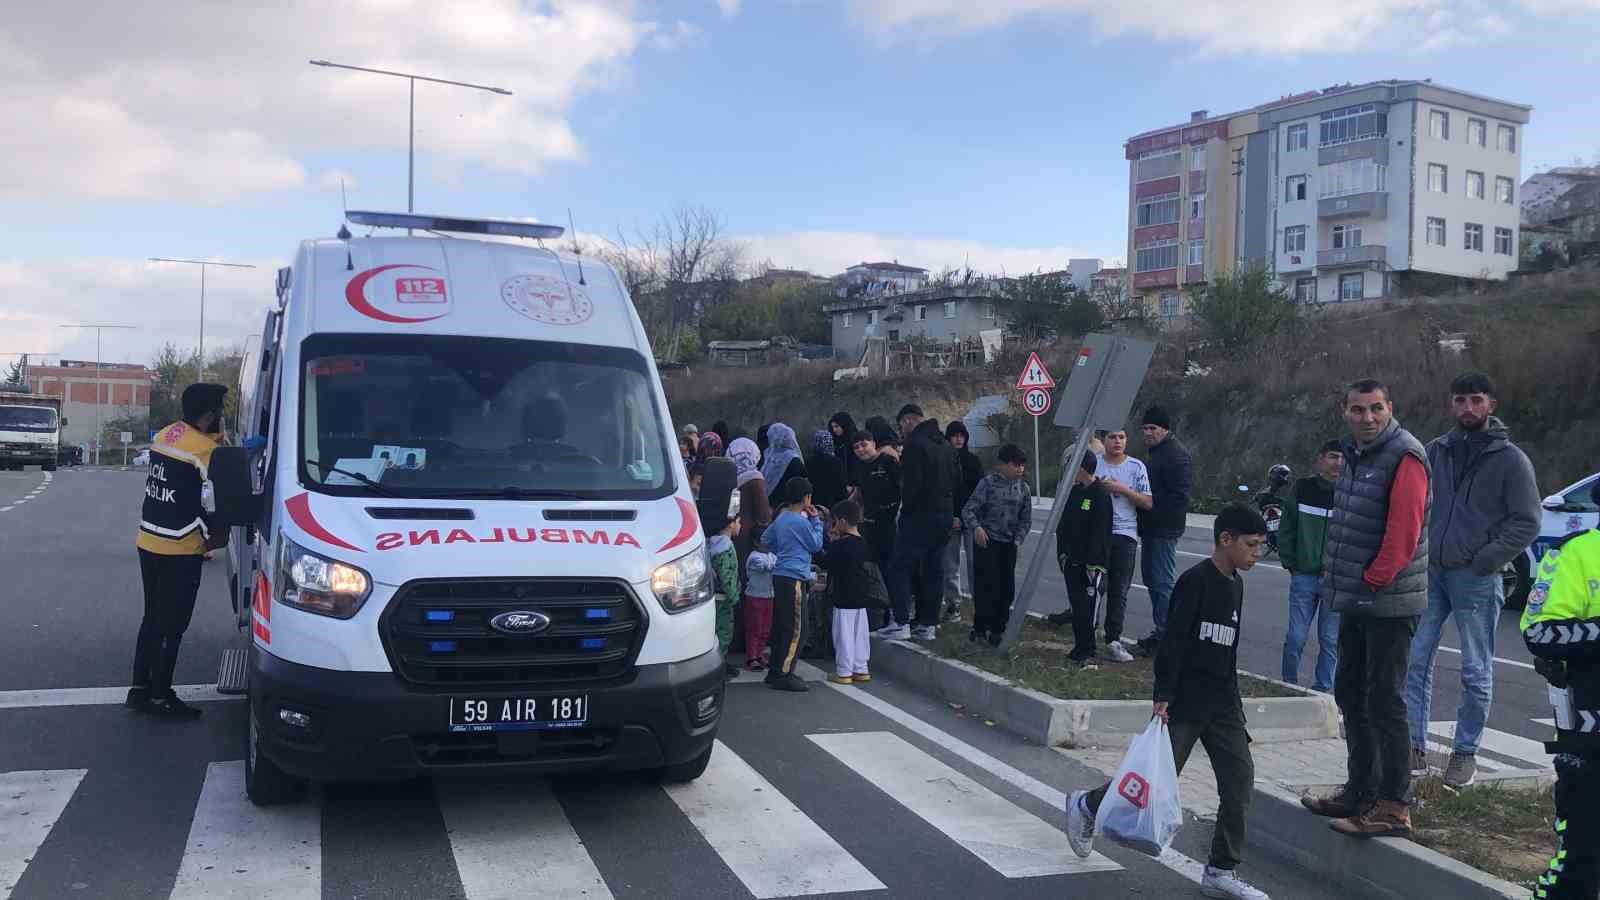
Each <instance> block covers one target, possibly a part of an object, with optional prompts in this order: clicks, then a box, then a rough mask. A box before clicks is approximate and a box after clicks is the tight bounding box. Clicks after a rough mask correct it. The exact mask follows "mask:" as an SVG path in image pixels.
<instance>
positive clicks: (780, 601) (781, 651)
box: [762, 477, 823, 692]
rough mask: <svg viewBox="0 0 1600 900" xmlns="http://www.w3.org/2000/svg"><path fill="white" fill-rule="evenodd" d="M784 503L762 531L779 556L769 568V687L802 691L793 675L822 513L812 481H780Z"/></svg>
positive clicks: (819, 543) (818, 549)
mask: <svg viewBox="0 0 1600 900" xmlns="http://www.w3.org/2000/svg"><path fill="white" fill-rule="evenodd" d="M784 501H785V504H786V505H785V506H784V508H783V512H782V513H780V514H779V515H778V518H777V519H776V520H774V521H773V523H772V525H771V526H770V527H769V528H768V529H767V531H766V533H765V534H764V535H763V536H762V537H763V540H764V541H765V542H766V544H767V546H768V547H771V548H772V552H773V554H774V555H776V556H777V557H778V564H777V566H776V567H774V568H773V570H772V588H773V603H772V637H771V638H770V641H771V643H770V645H769V646H770V647H771V657H770V659H769V660H768V663H767V678H766V684H767V687H770V688H773V689H774V690H780V691H796V692H803V691H805V690H807V688H806V683H805V682H804V681H802V680H800V677H799V676H797V675H795V674H794V664H795V659H796V658H797V657H798V656H799V654H800V628H801V624H802V623H804V622H805V620H806V616H805V590H804V588H803V586H804V585H807V584H810V583H811V582H812V581H814V580H816V576H815V575H814V574H812V571H811V557H812V556H814V555H815V554H817V553H820V552H821V551H822V532H823V527H822V513H821V512H819V511H818V510H817V508H816V507H815V506H812V505H811V482H810V481H807V480H806V479H805V478H800V477H796V478H791V479H789V481H788V483H787V484H785V485H784Z"/></svg>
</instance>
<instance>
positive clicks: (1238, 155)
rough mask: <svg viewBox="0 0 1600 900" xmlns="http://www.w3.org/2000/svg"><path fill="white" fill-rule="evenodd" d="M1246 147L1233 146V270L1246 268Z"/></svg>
mask: <svg viewBox="0 0 1600 900" xmlns="http://www.w3.org/2000/svg"><path fill="white" fill-rule="evenodd" d="M1243 184H1244V148H1243V147H1235V148H1233V210H1234V212H1233V270H1234V271H1235V272H1237V271H1239V270H1240V269H1242V268H1244V189H1243Z"/></svg>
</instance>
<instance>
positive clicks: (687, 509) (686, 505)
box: [656, 497, 700, 553]
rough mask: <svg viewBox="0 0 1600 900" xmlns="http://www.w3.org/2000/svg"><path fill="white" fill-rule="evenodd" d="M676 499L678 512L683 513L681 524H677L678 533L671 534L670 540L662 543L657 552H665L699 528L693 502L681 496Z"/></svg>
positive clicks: (698, 518) (692, 534)
mask: <svg viewBox="0 0 1600 900" xmlns="http://www.w3.org/2000/svg"><path fill="white" fill-rule="evenodd" d="M676 499H677V501H678V512H680V513H682V514H683V524H682V525H680V526H678V533H677V534H675V535H673V536H672V540H670V541H667V542H666V543H665V544H662V545H661V549H660V550H657V551H656V552H657V553H665V552H667V551H668V550H671V549H672V548H673V547H676V546H678V545H680V544H682V543H684V542H685V541H687V540H689V538H692V537H694V533H695V531H696V530H698V529H699V528H700V513H699V512H698V511H697V510H696V509H695V508H694V504H693V503H690V502H689V501H687V500H685V499H683V498H682V497H678V498H676Z"/></svg>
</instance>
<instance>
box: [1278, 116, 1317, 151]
mask: <svg viewBox="0 0 1600 900" xmlns="http://www.w3.org/2000/svg"><path fill="white" fill-rule="evenodd" d="M1310 133H1311V126H1309V125H1307V124H1306V123H1304V122H1301V123H1300V124H1299V125H1290V126H1289V127H1288V128H1286V129H1284V138H1283V140H1284V147H1283V149H1284V150H1285V151H1287V152H1293V151H1295V150H1304V149H1306V141H1307V137H1308V136H1309V135H1310Z"/></svg>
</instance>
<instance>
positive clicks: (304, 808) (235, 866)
mask: <svg viewBox="0 0 1600 900" xmlns="http://www.w3.org/2000/svg"><path fill="white" fill-rule="evenodd" d="M321 895H322V805H321V804H320V803H314V802H312V803H297V804H290V805H286V806H274V807H268V808H260V807H256V806H254V805H252V804H251V803H250V800H249V798H247V797H246V796H245V793H244V761H243V760H233V761H230V762H214V763H211V764H210V765H209V766H207V767H206V780H205V783H204V784H203V785H201V787H200V799H199V801H198V802H196V803H195V808H194V819H193V820H192V821H191V822H190V825H189V843H188V845H187V846H186V847H184V850H183V861H182V862H181V863H179V865H178V879H177V883H176V884H174V885H173V887H172V900H191V898H193V900H208V898H214V897H249V898H251V900H299V898H303V897H320V896H321Z"/></svg>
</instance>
